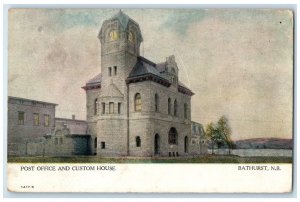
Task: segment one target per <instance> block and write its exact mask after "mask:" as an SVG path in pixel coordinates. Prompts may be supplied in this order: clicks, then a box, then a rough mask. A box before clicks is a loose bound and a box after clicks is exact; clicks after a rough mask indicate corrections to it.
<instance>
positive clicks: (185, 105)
mask: <svg viewBox="0 0 300 202" xmlns="http://www.w3.org/2000/svg"><path fill="white" fill-rule="evenodd" d="M183 108H184V118H185V119H186V118H187V113H188V107H187V104H186V103H184V107H183Z"/></svg>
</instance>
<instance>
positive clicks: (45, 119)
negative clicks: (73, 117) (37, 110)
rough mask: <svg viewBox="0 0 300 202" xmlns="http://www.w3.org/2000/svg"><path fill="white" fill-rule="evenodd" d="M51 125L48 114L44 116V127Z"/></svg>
mask: <svg viewBox="0 0 300 202" xmlns="http://www.w3.org/2000/svg"><path fill="white" fill-rule="evenodd" d="M49 125H50V116H49V115H48V114H45V115H44V126H49Z"/></svg>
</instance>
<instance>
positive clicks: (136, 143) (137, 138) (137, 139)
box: [135, 136, 141, 147]
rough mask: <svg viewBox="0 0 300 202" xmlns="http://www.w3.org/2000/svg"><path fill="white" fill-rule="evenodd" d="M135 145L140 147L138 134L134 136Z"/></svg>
mask: <svg viewBox="0 0 300 202" xmlns="http://www.w3.org/2000/svg"><path fill="white" fill-rule="evenodd" d="M135 145H136V147H140V146H141V138H140V136H136V137H135Z"/></svg>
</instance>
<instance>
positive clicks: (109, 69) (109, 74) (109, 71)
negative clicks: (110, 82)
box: [108, 67, 111, 76]
mask: <svg viewBox="0 0 300 202" xmlns="http://www.w3.org/2000/svg"><path fill="white" fill-rule="evenodd" d="M108 76H111V67H109V68H108Z"/></svg>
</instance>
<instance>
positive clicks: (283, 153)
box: [208, 149, 293, 157]
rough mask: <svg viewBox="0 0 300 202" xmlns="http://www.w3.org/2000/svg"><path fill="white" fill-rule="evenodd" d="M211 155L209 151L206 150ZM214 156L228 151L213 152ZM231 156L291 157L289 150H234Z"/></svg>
mask: <svg viewBox="0 0 300 202" xmlns="http://www.w3.org/2000/svg"><path fill="white" fill-rule="evenodd" d="M208 152H209V153H210V154H211V149H209V150H208ZM214 153H215V154H225V155H226V154H228V149H219V150H216V149H215V150H214ZM231 154H233V155H238V156H285V157H292V155H293V153H292V150H291V149H234V150H231Z"/></svg>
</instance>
